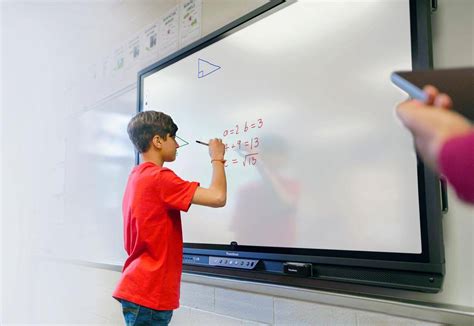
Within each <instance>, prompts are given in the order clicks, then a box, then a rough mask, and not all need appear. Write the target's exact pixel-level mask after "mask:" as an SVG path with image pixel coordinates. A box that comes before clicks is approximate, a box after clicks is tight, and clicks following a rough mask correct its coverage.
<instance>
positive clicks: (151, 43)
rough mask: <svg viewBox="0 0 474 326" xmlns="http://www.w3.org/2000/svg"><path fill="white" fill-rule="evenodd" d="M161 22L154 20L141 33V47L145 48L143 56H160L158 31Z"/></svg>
mask: <svg viewBox="0 0 474 326" xmlns="http://www.w3.org/2000/svg"><path fill="white" fill-rule="evenodd" d="M159 26H160V23H159V22H158V21H157V22H154V23H152V24H150V25H148V26H147V27H145V29H144V30H143V32H142V33H141V40H140V42H141V45H142V46H141V48H142V49H143V53H142V54H143V56H148V57H157V56H158V33H159ZM143 56H142V57H143Z"/></svg>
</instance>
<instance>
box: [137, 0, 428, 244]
mask: <svg viewBox="0 0 474 326" xmlns="http://www.w3.org/2000/svg"><path fill="white" fill-rule="evenodd" d="M410 68H411V46H410V15H409V1H360V2H359V1H313V0H302V1H298V2H296V3H294V4H292V5H290V6H288V7H286V8H283V9H281V10H279V11H277V12H276V13H273V14H271V15H269V16H268V17H265V18H263V19H261V20H259V21H257V22H255V23H253V24H251V25H249V26H247V27H245V28H243V29H241V30H239V31H237V32H236V33H233V34H231V35H230V36H228V37H226V38H224V39H222V40H220V41H218V42H216V43H214V44H212V45H210V46H208V47H206V48H204V49H202V50H200V51H198V52H195V53H194V54H192V55H190V56H188V57H186V58H184V59H182V60H180V61H178V62H176V63H174V64H172V65H170V66H168V67H166V68H164V69H162V70H159V71H157V72H155V73H154V74H152V75H150V76H148V77H146V78H145V79H144V84H143V92H144V93H143V94H144V98H143V105H144V110H157V111H163V112H165V113H167V114H170V115H171V116H172V117H173V119H174V121H175V122H176V124H177V125H178V126H179V130H178V136H179V137H180V138H182V139H184V140H185V141H187V142H189V144H187V145H184V146H182V147H181V148H180V149H179V150H178V157H177V160H176V161H175V162H173V163H168V164H166V165H165V166H167V167H169V168H171V169H173V170H174V171H175V172H176V173H177V174H178V175H179V176H181V177H182V178H183V179H187V180H190V181H199V182H201V184H202V186H208V184H209V182H210V180H211V172H212V170H211V165H210V163H209V155H208V149H207V147H205V146H203V145H199V144H197V143H195V140H202V141H207V140H208V139H209V138H214V137H219V138H222V139H223V141H224V142H225V143H226V144H227V145H228V151H227V153H226V159H227V168H226V173H227V178H228V180H227V181H228V200H227V205H226V207H224V208H221V209H211V208H207V207H200V206H196V205H194V206H192V207H191V209H190V210H189V212H188V213H186V214H183V232H184V241H185V242H189V243H206V244H229V243H230V242H231V241H237V242H238V243H239V244H240V245H254V246H265V247H292V248H312V249H337V250H355V251H378V252H399V253H421V231H420V217H419V205H418V185H417V172H416V166H417V164H416V157H415V154H414V151H413V146H412V141H411V137H410V135H409V134H408V132H407V131H405V130H404V129H403V128H402V127H401V125H400V123H399V122H398V121H397V119H396V117H395V114H394V107H395V105H396V103H397V102H400V101H401V100H403V99H404V95H403V93H402V92H401V91H399V90H397V89H396V88H395V87H394V86H393V85H391V83H390V78H389V76H390V73H391V72H392V71H394V70H401V69H410ZM239 148H240V150H238V149H239Z"/></svg>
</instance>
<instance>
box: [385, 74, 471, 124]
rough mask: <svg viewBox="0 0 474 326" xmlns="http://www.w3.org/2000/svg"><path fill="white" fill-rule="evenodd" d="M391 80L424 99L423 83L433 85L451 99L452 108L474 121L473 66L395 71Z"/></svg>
mask: <svg viewBox="0 0 474 326" xmlns="http://www.w3.org/2000/svg"><path fill="white" fill-rule="evenodd" d="M390 79H391V80H392V82H393V83H394V84H395V85H397V86H398V87H400V88H401V89H402V90H404V91H405V92H407V93H408V94H409V95H410V96H411V97H412V98H414V99H418V100H421V101H425V100H426V94H425V93H424V92H423V87H424V86H425V85H433V86H434V87H436V88H437V89H438V90H439V91H440V92H441V93H446V94H448V95H449V96H450V97H451V99H452V100H453V110H454V111H456V112H458V113H460V114H462V115H463V116H465V117H466V118H468V119H469V120H471V121H474V67H468V68H454V69H435V70H418V71H395V72H394V73H392V75H391V78H390Z"/></svg>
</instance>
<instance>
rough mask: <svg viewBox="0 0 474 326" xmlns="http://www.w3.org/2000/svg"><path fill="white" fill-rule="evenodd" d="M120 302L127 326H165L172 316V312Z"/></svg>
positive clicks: (124, 301)
mask: <svg viewBox="0 0 474 326" xmlns="http://www.w3.org/2000/svg"><path fill="white" fill-rule="evenodd" d="M120 302H121V303H122V311H123V317H124V318H125V324H126V325H127V326H155V325H156V326H161V325H163V326H167V325H168V324H169V322H170V321H171V317H172V316H173V310H153V309H150V308H146V307H143V306H140V305H137V304H135V303H133V302H129V301H126V300H120Z"/></svg>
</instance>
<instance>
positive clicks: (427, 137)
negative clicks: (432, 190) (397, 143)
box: [397, 86, 473, 171]
mask: <svg viewBox="0 0 474 326" xmlns="http://www.w3.org/2000/svg"><path fill="white" fill-rule="evenodd" d="M423 90H424V91H425V93H426V94H427V95H428V100H427V101H426V102H425V103H423V102H420V101H418V100H409V101H406V102H403V103H401V104H399V105H398V107H397V115H398V117H399V118H400V120H401V121H402V122H403V124H404V125H405V127H407V128H408V129H409V130H410V131H411V133H412V134H413V137H414V139H415V145H416V148H417V150H418V153H419V154H420V155H421V157H422V159H423V161H424V162H425V164H427V165H428V166H429V167H431V168H432V169H433V170H434V171H438V155H439V152H440V149H441V147H442V145H443V144H444V143H445V142H446V140H448V139H450V138H452V137H456V136H459V135H463V134H466V133H469V132H471V131H472V130H473V129H472V128H473V126H472V125H471V123H470V122H469V121H468V120H467V119H465V118H464V117H463V116H461V115H460V114H458V113H456V112H453V111H450V109H451V107H452V100H451V98H450V97H449V96H448V95H446V94H442V93H439V91H438V90H437V89H436V88H435V87H433V86H425V88H424V89H423Z"/></svg>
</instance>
